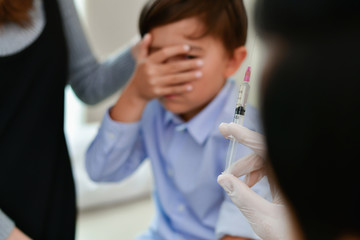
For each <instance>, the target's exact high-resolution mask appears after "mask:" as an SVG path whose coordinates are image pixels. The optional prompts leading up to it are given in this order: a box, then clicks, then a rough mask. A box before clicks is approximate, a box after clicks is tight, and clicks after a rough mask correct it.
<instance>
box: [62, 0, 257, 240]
mask: <svg viewBox="0 0 360 240" xmlns="http://www.w3.org/2000/svg"><path fill="white" fill-rule="evenodd" d="M74 1H75V4H76V7H77V10H78V12H79V16H80V20H81V23H82V25H83V27H84V30H85V34H86V36H87V38H88V41H89V43H90V46H91V48H92V50H93V52H94V54H95V56H96V57H97V58H98V59H99V61H101V60H103V59H105V58H106V57H108V56H109V55H111V54H112V53H114V52H115V51H116V50H118V49H120V48H124V47H126V45H127V44H129V42H130V41H131V40H133V39H135V38H138V31H137V22H138V17H139V13H140V10H141V7H142V6H143V4H144V3H145V2H146V0H131V1H124V0H123V1H119V0H102V1H98V0H74ZM244 3H245V6H246V8H247V11H248V17H249V33H248V34H249V35H248V40H247V44H246V47H247V49H248V53H249V54H248V57H247V58H246V60H245V62H244V63H243V64H242V66H241V68H240V69H239V71H238V72H237V73H236V74H235V75H234V78H235V79H236V81H237V82H240V81H242V79H243V78H244V74H245V71H246V68H247V67H248V66H251V67H252V76H251V82H250V85H251V92H250V96H249V103H250V104H252V105H254V106H255V107H258V100H257V96H258V86H259V85H258V82H259V81H258V79H259V78H260V74H261V72H260V70H261V69H262V65H263V62H262V61H261V60H262V56H261V55H262V54H261V53H263V46H262V45H261V42H260V40H258V39H257V37H256V34H255V32H254V28H253V19H252V15H253V14H252V12H253V7H254V3H255V0H244ZM65 91H66V92H65V94H66V103H65V133H66V137H67V142H68V145H69V150H70V155H71V159H72V164H73V172H74V177H75V183H76V190H77V201H78V202H77V205H78V208H79V217H78V225H77V235H76V239H77V240H93V239H94V240H95V239H96V240H98V239H107V240H112V239H122V240H130V239H134V238H135V236H136V235H137V234H139V233H141V232H143V231H144V230H145V229H146V228H147V227H148V226H149V224H150V222H151V219H152V216H153V213H154V210H153V205H152V199H151V191H152V183H153V178H152V173H151V167H150V163H149V161H145V162H144V163H143V164H142V166H141V167H140V168H139V169H138V170H137V171H136V173H135V174H133V175H132V176H130V177H129V178H127V179H126V180H124V181H122V182H120V183H111V184H98V183H94V182H92V181H91V180H90V179H89V178H88V176H87V174H86V172H85V169H84V157H85V152H86V149H87V147H88V146H89V144H90V142H91V141H92V139H93V138H94V137H95V135H96V133H97V130H98V127H99V124H100V121H101V120H102V117H103V115H104V113H105V111H106V110H107V109H108V108H109V107H110V106H111V105H113V104H114V103H115V101H116V100H117V98H118V96H119V94H121V91H119V92H117V93H115V94H114V95H113V96H111V97H109V98H108V99H106V100H104V101H103V102H101V103H99V104H97V105H95V106H86V105H84V104H83V103H81V102H80V101H79V100H78V99H77V97H76V96H75V95H74V94H73V92H72V90H71V88H70V87H67V88H66V90H65ZM224 157H225V156H224Z"/></svg>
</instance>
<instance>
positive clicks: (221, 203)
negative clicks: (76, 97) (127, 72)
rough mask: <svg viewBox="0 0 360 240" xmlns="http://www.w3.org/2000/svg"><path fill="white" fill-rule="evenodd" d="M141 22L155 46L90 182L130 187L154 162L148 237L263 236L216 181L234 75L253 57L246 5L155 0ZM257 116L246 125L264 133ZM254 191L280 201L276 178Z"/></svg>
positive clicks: (91, 160)
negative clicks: (272, 186)
mask: <svg viewBox="0 0 360 240" xmlns="http://www.w3.org/2000/svg"><path fill="white" fill-rule="evenodd" d="M139 26H140V33H141V35H142V36H144V42H146V43H148V46H147V47H145V44H144V45H143V48H141V49H140V50H139V59H138V64H137V67H136V70H135V73H134V75H133V76H132V78H131V80H130V81H129V83H128V85H127V86H126V88H125V90H124V91H123V93H122V95H121V96H120V98H119V100H118V101H117V103H116V104H115V105H114V106H113V107H111V108H110V109H109V111H108V112H107V113H106V115H105V116H104V119H103V122H102V125H101V127H100V129H99V132H98V134H97V136H96V138H95V139H94V141H93V142H92V143H91V145H90V147H89V149H88V151H87V155H86V168H87V171H88V173H89V176H90V178H91V179H93V180H94V181H97V182H115V181H121V180H123V179H125V178H126V177H128V176H129V175H131V174H132V173H133V172H134V171H135V170H136V169H137V168H138V167H139V165H140V164H141V163H142V162H143V161H144V160H145V159H146V158H149V159H150V161H151V163H152V169H153V173H154V178H155V188H154V192H153V197H154V202H155V205H156V216H155V219H154V220H153V223H152V225H151V227H150V228H149V230H148V231H147V232H145V233H144V234H142V235H141V236H139V237H138V239H157V240H159V239H184V240H185V239H186V240H190V239H191V240H195V239H224V240H230V239H238V240H240V239H250V238H251V239H259V238H258V236H256V234H254V232H253V231H252V229H251V227H250V225H249V224H248V223H247V220H246V219H245V218H244V216H243V215H242V214H241V213H240V211H238V210H237V208H236V206H235V205H234V204H233V203H232V202H231V200H230V199H229V198H227V197H226V194H225V193H224V191H223V190H222V189H221V187H220V186H219V185H218V184H217V182H216V177H217V175H219V174H220V173H221V172H222V171H223V170H224V168H225V161H224V159H223V157H224V156H225V155H226V151H227V148H228V142H227V140H226V139H224V138H223V137H222V135H221V134H220V133H219V132H218V130H217V126H218V125H219V123H221V122H223V121H230V120H231V119H232V118H233V113H234V111H233V109H234V107H235V104H236V99H237V95H238V87H237V86H236V84H235V82H234V81H233V80H232V79H231V78H230V76H231V75H233V74H234V73H235V72H236V71H237V70H238V68H239V67H240V65H241V63H242V62H243V60H244V58H245V57H246V55H247V51H246V49H245V47H244V45H245V41H246V37H247V16H246V12H245V8H244V5H243V2H242V1H241V0H233V1H223V0H216V1H197V0H187V1H180V0H157V1H149V2H148V3H147V4H146V5H145V6H144V8H143V11H142V13H141V16H140V20H139ZM234 29H236V31H234ZM166 67H168V69H165V68H166ZM247 111H248V112H247V115H246V119H245V126H247V127H248V128H250V129H252V130H254V131H259V127H258V122H257V120H258V117H257V111H256V109H255V108H254V107H252V106H248V109H247ZM219 149H220V151H219ZM250 151H251V150H250V149H247V148H245V147H242V148H241V150H239V151H238V152H239V156H245V155H246V154H248V153H250ZM253 189H254V191H256V192H257V193H259V194H261V195H262V196H270V190H269V188H268V183H267V182H266V181H263V182H260V183H258V184H257V185H256V186H254V187H253Z"/></svg>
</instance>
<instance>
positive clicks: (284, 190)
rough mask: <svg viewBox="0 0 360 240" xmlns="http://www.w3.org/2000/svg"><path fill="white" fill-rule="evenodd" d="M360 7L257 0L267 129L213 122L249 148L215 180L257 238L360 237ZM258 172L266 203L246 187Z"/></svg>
mask: <svg viewBox="0 0 360 240" xmlns="http://www.w3.org/2000/svg"><path fill="white" fill-rule="evenodd" d="M310 6H311V8H310ZM284 9H286V10H287V11H286V12H285V13H284ZM305 9H307V10H308V11H305ZM310 9H311V10H310ZM358 11H359V3H358V2H356V1H345V2H341V3H340V2H338V1H331V0H330V1H321V0H320V1H311V2H310V1H292V2H287V1H281V0H277V1H275V2H271V4H270V3H269V2H268V1H259V2H258V6H257V17H258V25H257V26H258V29H259V30H260V33H261V34H262V37H263V38H264V39H265V42H266V43H267V44H268V47H272V49H270V52H271V53H270V55H269V59H268V64H267V67H266V68H265V69H264V74H263V81H262V92H261V93H262V94H261V105H262V106H261V113H262V121H263V125H264V131H265V132H264V133H265V138H264V139H263V137H262V136H261V135H259V134H258V133H254V132H253V131H250V130H248V129H246V128H244V127H241V126H237V125H235V124H222V125H220V127H219V128H220V131H221V132H222V134H223V135H224V136H225V137H228V136H229V135H233V136H235V137H236V138H237V139H238V141H239V142H241V143H243V144H245V145H247V146H249V147H251V148H252V149H253V150H254V151H255V154H253V155H252V156H247V157H245V158H243V159H240V160H239V161H238V162H237V163H236V164H234V166H233V169H232V173H233V175H234V176H232V175H230V174H229V175H221V176H219V178H218V182H219V183H220V185H222V186H223V187H224V189H225V190H226V192H227V193H228V194H229V196H230V197H231V198H232V200H233V201H234V203H236V205H237V206H238V207H239V208H240V210H241V211H243V212H244V215H245V216H246V217H247V219H248V220H249V221H250V222H251V225H252V227H253V228H254V230H255V232H256V233H257V234H259V236H261V237H262V238H263V239H264V240H269V239H296V240H297V239H299V240H300V239H310V240H312V239H330V240H332V239H334V240H347V239H360V220H359V218H358V216H359V214H360V207H359V202H360V188H359V187H358V182H359V180H358V177H357V176H358V173H357V168H356V167H355V166H354V164H355V161H356V159H357V157H356V156H357V150H358V149H359V148H360V141H359V140H358V137H357V136H358V135H359V134H360V126H359V122H360V116H359V114H357V113H356V112H357V109H360V98H359V96H358V90H359V89H360V83H359V79H360V71H359V64H358V61H357V57H358V55H359V53H360V48H359V44H358V43H359V40H360V37H359V34H358V26H357V23H358V22H359V15H358ZM285 19H286V21H285ZM291 26H297V27H296V28H294V27H291ZM334 30H336V33H335V34H334ZM264 142H265V143H264ZM266 149H267V150H266ZM242 175H250V176H249V177H248V178H247V180H248V181H246V183H247V184H245V183H244V182H242V181H240V180H239V179H238V178H237V177H239V176H242ZM264 175H268V177H269V178H270V182H271V183H272V187H273V188H272V190H273V196H274V201H273V203H271V202H268V201H266V200H264V199H263V198H261V197H259V196H258V195H257V194H255V193H254V192H253V191H252V190H251V189H250V188H249V187H248V186H252V185H253V184H254V183H256V182H257V181H258V180H259V179H261V178H262V176H264ZM278 188H279V189H280V190H279V189H278Z"/></svg>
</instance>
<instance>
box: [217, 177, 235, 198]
mask: <svg viewBox="0 0 360 240" xmlns="http://www.w3.org/2000/svg"><path fill="white" fill-rule="evenodd" d="M218 183H219V184H220V186H222V187H223V188H224V190H225V192H226V193H227V194H229V195H230V194H231V193H232V192H233V191H234V186H233V184H232V182H231V181H230V180H229V179H227V178H225V177H224V173H223V174H222V175H220V176H219V177H218Z"/></svg>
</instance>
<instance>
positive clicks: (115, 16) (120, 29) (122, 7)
mask: <svg viewBox="0 0 360 240" xmlns="http://www.w3.org/2000/svg"><path fill="white" fill-rule="evenodd" d="M255 1H256V0H244V3H245V6H246V8H247V11H248V16H249V33H248V34H249V37H248V41H247V44H246V47H247V49H248V52H249V54H248V57H247V58H246V59H245V62H244V63H243V65H242V66H241V68H240V69H239V71H238V72H237V73H236V74H235V75H234V77H235V79H236V80H237V81H238V82H240V81H242V79H243V77H244V75H245V71H246V68H247V66H249V65H251V67H252V76H251V83H250V85H251V92H250V96H249V102H250V103H252V104H253V105H255V106H258V85H259V84H258V82H259V81H258V79H259V77H260V70H261V68H262V54H261V53H262V51H261V47H260V41H259V40H256V41H255V39H256V36H255V33H254V29H253V19H252V16H253V14H252V12H253V6H254V3H255ZM145 2H146V0H129V1H125V0H102V1H99V0H76V3H77V6H78V9H79V12H80V13H81V14H80V15H81V16H82V22H83V25H84V28H85V30H86V34H87V36H88V38H89V42H90V45H91V47H92V48H93V51H94V53H95V55H96V56H97V57H98V58H99V59H104V58H106V57H107V56H108V55H109V54H111V53H112V52H113V51H114V50H116V49H118V48H119V47H121V46H123V45H124V44H126V43H127V42H128V41H129V40H130V39H131V38H133V37H134V36H136V35H137V30H138V28H137V22H138V17H139V13H140V10H141V7H142V6H143V4H144V3H145ZM118 95H119V92H118V93H116V94H114V95H113V96H112V97H110V98H109V99H107V100H105V101H104V102H102V103H100V104H98V105H96V106H95V107H87V108H86V110H85V113H86V115H87V120H88V121H99V120H101V119H102V116H103V114H104V112H105V110H106V109H107V108H108V107H109V106H110V105H112V104H113V103H114V102H115V101H116V99H117V97H118Z"/></svg>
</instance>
